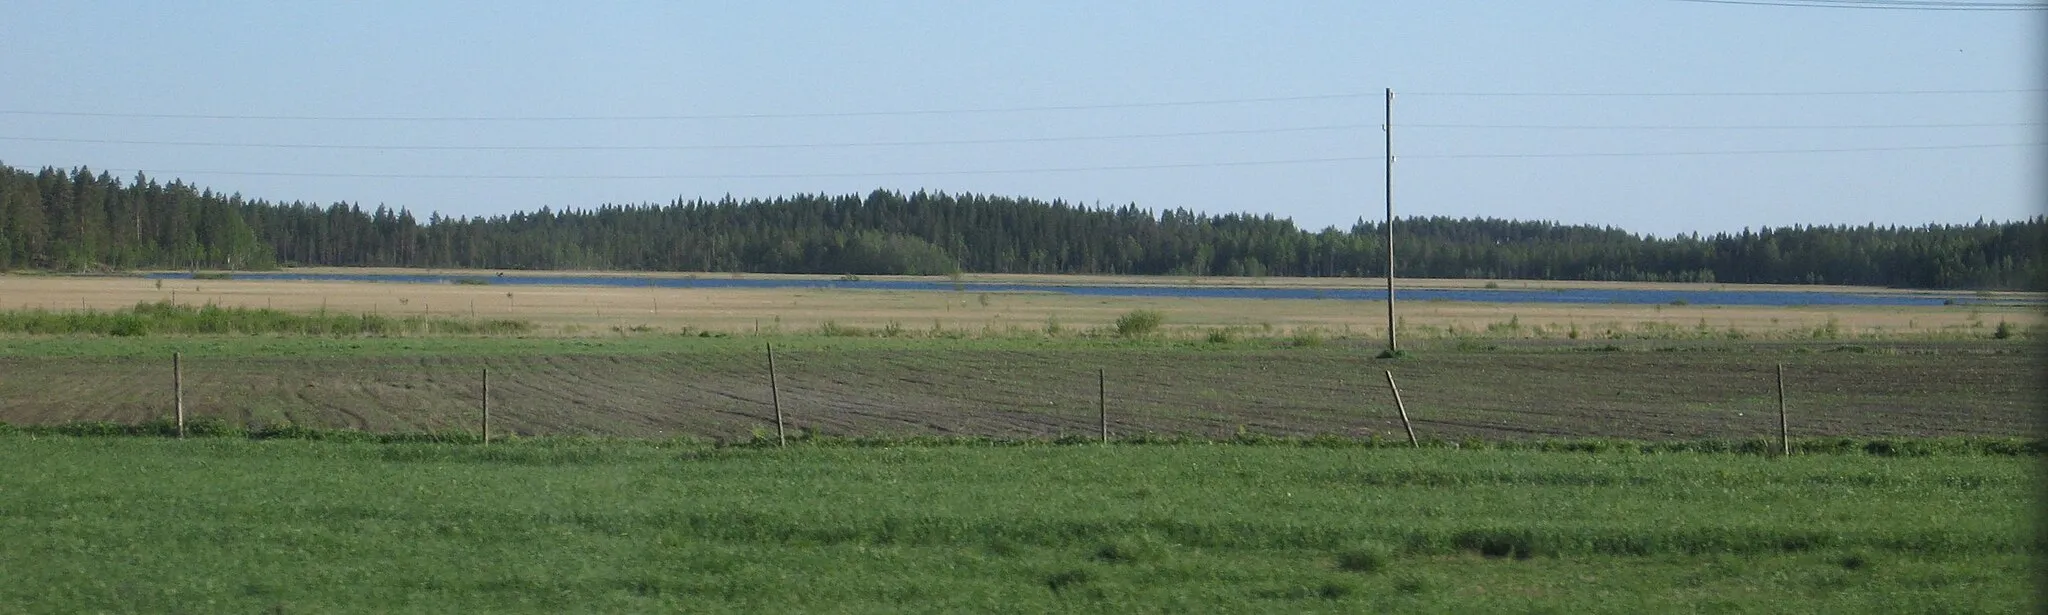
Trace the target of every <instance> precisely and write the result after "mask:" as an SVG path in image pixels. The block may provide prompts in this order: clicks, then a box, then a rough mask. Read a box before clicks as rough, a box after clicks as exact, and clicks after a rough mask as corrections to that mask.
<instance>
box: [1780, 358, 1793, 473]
mask: <svg viewBox="0 0 2048 615" xmlns="http://www.w3.org/2000/svg"><path fill="white" fill-rule="evenodd" d="M1778 444H1779V445H1780V448H1781V450H1780V452H1781V453H1783V454H1784V455H1787V456H1790V455H1791V454H1792V425H1791V421H1790V420H1788V419H1787V418H1786V416H1785V364H1784V363H1779V364H1778Z"/></svg>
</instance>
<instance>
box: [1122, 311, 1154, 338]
mask: <svg viewBox="0 0 2048 615" xmlns="http://www.w3.org/2000/svg"><path fill="white" fill-rule="evenodd" d="M1163 324H1166V314H1165V313H1164V312H1160V311H1158V310H1131V311H1129V312H1126V313H1124V315H1122V316H1118V317H1116V334H1117V335H1118V336H1121V337H1144V336H1147V335H1151V334H1152V333H1153V332H1156V331H1158V330H1159V326H1160V325H1163Z"/></svg>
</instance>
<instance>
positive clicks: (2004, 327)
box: [1991, 320, 2012, 340]
mask: <svg viewBox="0 0 2048 615" xmlns="http://www.w3.org/2000/svg"><path fill="white" fill-rule="evenodd" d="M2011 338H2012V323H2009V322H2006V321H2003V320H2001V321H1998V328H1997V329H1995V330H1993V331H1992V332H1991V339H1996V340H2002V339H2011Z"/></svg>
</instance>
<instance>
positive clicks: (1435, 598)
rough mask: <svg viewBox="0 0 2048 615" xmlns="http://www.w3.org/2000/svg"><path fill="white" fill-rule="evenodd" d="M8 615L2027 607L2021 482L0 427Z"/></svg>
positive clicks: (1739, 465) (1457, 455) (1842, 466)
mask: <svg viewBox="0 0 2048 615" xmlns="http://www.w3.org/2000/svg"><path fill="white" fill-rule="evenodd" d="M0 463H4V464H5V465H6V466H7V467H9V468H12V469H13V471H10V472H7V473H4V474H0V536H6V537H7V538H6V540H0V570H4V571H6V579H7V580H6V582H4V583H0V611H10V612H287V613H289V612H322V613H326V612H435V613H446V612H563V611H583V612H656V611H664V612H665V611H677V610H687V611H733V612H760V611H770V612H816V611H833V612H906V611H925V612H929V611H955V612H957V611H1009V612H1043V611H1049V610H1079V611H1101V612H1158V611H1201V612H1276V611H1286V612H1295V611H1326V612H1383V611H1404V612H1415V611H1424V612H1431V611H1433V612H1574V613H1577V612H1608V613H1641V612H1668V611H1706V612H1717V611H1721V612H1725V611H1770V612H2018V611H2023V610H2027V609H2028V605H2029V604H2030V600H2031V599H2032V597H2033V594H2032V587H2033V584H2034V580H2035V579H2037V578H2038V577H2037V576H2036V575H2035V574H2033V573H2034V572H2036V570H2035V566H2034V562H2035V560H2036V558H2037V557H2038V556H2039V555H2041V554H2042V553H2043V552H2044V545H2043V543H2042V541H2041V540H2040V539H2038V538H2037V537H2036V536H2037V535H2036V533H2035V532H2036V530H2035V528H2034V527H2033V524H2032V523H2031V520H2030V517H2031V516H2032V515H2033V514H2034V512H2035V511H2037V510H2038V509H2039V501H2038V500H2037V498H2036V496H2037V494H2036V493H2035V492H2036V486H2037V484H2038V476H2037V475H2036V472H2035V470H2036V466H2037V465H2038V459H2037V458H2035V457H2028V456H1979V455H1936V456H1929V457H1875V456H1868V455H1864V454H1832V455H1802V456H1795V457H1791V458H1770V457H1759V456H1750V455H1726V454H1696V453H1671V454H1643V453H1634V452H1627V453H1542V452H1513V451H1474V450H1452V449H1436V450H1429V449H1425V450H1398V449H1379V450H1368V449H1343V448H1303V447H1290V446H1250V445H1220V444H1219V445H1176V446H1166V445H1150V446H1145V445H1118V446H1109V447H1103V446H1096V445H1076V446H995V447H989V446H938V447H917V446H907V447H890V448H832V447H825V448H819V447H812V446H797V447H792V448H789V449H780V450H778V449H753V448H712V447H706V446H701V445H685V444H675V443H664V442H655V441H576V440H559V439H542V440H526V441H520V442H512V443H499V444H494V445H492V446H490V447H487V448H486V447H478V446H475V445H457V444H424V443H421V444H374V443H354V444H351V443H334V442H310V441H298V440H271V441H252V440H245V439H197V440H186V441H178V440H168V439H153V438H84V439H80V438H67V437H32V436H27V435H19V434H17V435H12V436H0Z"/></svg>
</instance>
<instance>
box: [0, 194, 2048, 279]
mask: <svg viewBox="0 0 2048 615" xmlns="http://www.w3.org/2000/svg"><path fill="white" fill-rule="evenodd" d="M2044 234H2048V219H2044V218H2042V217H2039V216H2036V217H2032V218H2029V219H2026V220H2019V221H1999V222H1986V221H1982V220H1980V221H1978V222H1976V223H1973V224H1959V225H1927V226H1916V227H1901V226H1877V225H1864V226H1793V227H1782V228H1764V229H1756V230H1750V229H1744V230H1743V231H1741V232H1738V233H1717V234H1714V235H1709V236H1701V235H1698V234H1690V235H1683V236H1678V237H1656V236H1646V235H1639V234H1635V233H1631V232H1628V231H1626V230H1622V229H1616V228H1610V227H1597V226H1586V225H1566V224H1559V223H1554V222H1544V221H1518V220H1501V219H1492V218H1449V217H1413V218H1402V219H1398V220H1396V221H1395V224H1394V242H1395V246H1396V248H1397V250H1396V252H1397V254H1396V261H1395V267H1396V273H1397V274H1399V275H1400V276H1401V277H1415V278H1488V279H1529V280H1603V281H1646V282H1726V283H1765V284H1844V285H1865V286H1888V287H1899V288H1941V289H1986V290H1994V289H1997V290H2042V289H2044V288H2048V268H2044V266H2043V263H2042V259H2041V255H2042V248H2043V246H2044V239H2048V237H2044ZM1386 251H1387V246H1386V226H1385V223H1383V222H1380V221H1365V220H1360V221H1358V222H1357V223H1355V224H1353V225H1351V227H1350V228H1348V229H1342V228H1336V227H1331V228H1324V229H1321V230H1310V229H1304V228H1298V227H1296V226H1295V224H1294V223H1293V222H1292V221H1291V220H1288V219H1284V218H1276V217H1274V216H1272V215H1270V214H1249V213H1226V214H1211V213H1202V212H1192V211H1188V210H1185V209H1158V210H1154V209H1146V208H1140V207H1139V206H1137V205H1135V204H1130V205H1124V206H1119V207H1096V206H1088V205H1083V204H1076V203H1069V202H1065V201H1060V200H1053V201H1042V200H1036V199H1031V198H1024V197H1005V196H991V195H976V194H946V193H940V192H926V191H918V192H911V193H904V192H896V191H889V190H876V191H874V192H871V193H869V194H867V195H825V194H818V195H794V196H787V197H777V198H772V199H747V200H737V199H733V198H731V197H727V198H724V199H721V200H717V201H708V200H701V199H695V200H684V199H677V200H675V201H673V202H670V203H667V204H640V205H600V206H596V207H592V208H564V209H553V208H549V207H542V208H540V209H539V210H537V211H531V212H518V213H511V214H503V215H492V216H477V217H470V216H457V217H447V216H442V215H440V214H439V213H432V214H429V215H428V216H427V217H426V218H425V219H424V220H422V219H420V218H419V217H417V216H415V215H414V214H413V213H412V212H411V211H410V210H408V209H405V208H399V209H395V210H394V209H392V208H389V207H386V206H383V205H379V206H376V207H374V208H372V209H367V210H366V209H364V208H363V207H362V206H361V205H359V204H355V203H332V204H327V205H324V206H323V205H319V204H313V203H304V202H288V203H287V202H271V201H266V200H261V199H249V198H244V197H243V196H241V195H240V194H228V193H223V192H217V191H215V190H213V189H211V188H209V187H201V186H194V185H191V184H187V183H184V182H182V181H180V180H175V179H173V180H171V181H169V182H168V183H166V182H163V181H160V180H158V179H156V178H151V177H147V176H144V175H142V174H137V175H135V176H134V177H133V178H129V179H127V180H126V181H123V180H122V179H119V178H115V177H113V176H111V175H109V174H107V173H105V172H99V173H94V172H93V171H92V170H91V169H89V168H83V167H81V168H75V169H69V170H65V169H57V168H43V169H40V170H38V171H28V170H25V169H16V168H14V167H11V166H5V165H0V271H6V270H17V269H24V270H47V271H74V272H79V271H126V270H138V269H193V270H198V269H208V270H213V269H229V270H260V269H273V268H277V267H288V266H379V267H436V268H479V269H604V270H650V271H705V272H753V273H827V274H860V275H871V274H908V275H942V274H951V273H956V272H974V273H1069V274H1139V275H1171V276H1250V277H1259V276H1311V277H1322V276H1352V277H1378V276H1383V275H1385V273H1386Z"/></svg>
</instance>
